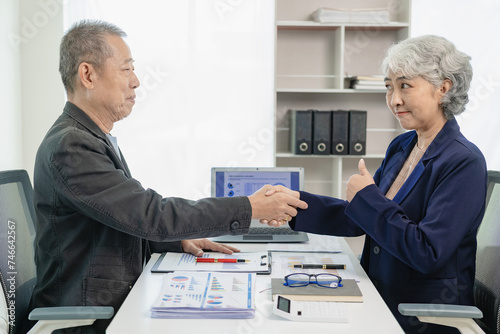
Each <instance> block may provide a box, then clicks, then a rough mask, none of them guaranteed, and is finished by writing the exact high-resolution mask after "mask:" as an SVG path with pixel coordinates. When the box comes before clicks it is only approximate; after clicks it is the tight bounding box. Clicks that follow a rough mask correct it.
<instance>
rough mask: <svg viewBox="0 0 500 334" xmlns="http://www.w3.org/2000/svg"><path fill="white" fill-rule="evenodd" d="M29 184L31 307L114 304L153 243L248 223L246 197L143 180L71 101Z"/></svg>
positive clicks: (98, 328) (172, 244)
mask: <svg viewBox="0 0 500 334" xmlns="http://www.w3.org/2000/svg"><path fill="white" fill-rule="evenodd" d="M119 155H120V156H119ZM172 163H175V158H172ZM178 177H183V175H178ZM34 191H35V198H34V200H35V207H36V216H37V221H36V240H35V260H36V265H37V285H36V287H35V291H34V294H33V297H32V302H31V308H33V307H44V306H69V305H109V306H113V307H114V308H115V312H116V311H117V310H118V308H119V307H120V305H121V304H122V303H123V301H124V299H125V297H126V296H127V294H128V293H129V291H130V289H131V288H132V286H133V285H134V283H135V281H136V280H137V278H138V277H139V275H140V274H141V271H142V268H143V264H144V263H145V261H147V260H148V259H149V255H150V253H151V251H153V252H155V251H156V252H157V251H165V250H171V251H172V250H177V251H181V247H180V240H182V239H192V238H200V237H211V236H217V235H223V234H241V233H246V232H248V227H249V225H250V220H251V214H252V209H251V206H250V201H249V200H248V198H247V197H238V198H209V199H203V200H199V201H190V200H185V199H181V198H162V196H160V195H159V194H158V193H156V192H155V191H153V190H151V189H144V188H143V187H142V186H141V184H140V183H139V182H138V181H137V180H135V179H133V178H132V176H131V174H130V171H129V169H128V167H127V164H126V162H125V159H124V157H123V156H121V153H120V152H116V151H115V150H114V148H113V146H112V144H111V142H110V141H109V139H108V138H107V136H106V134H105V133H104V132H103V131H102V130H101V129H100V128H99V127H98V126H97V124H95V123H94V122H93V121H92V120H91V119H90V117H88V116H87V115H86V114H85V113H84V112H83V111H82V110H81V109H79V108H78V107H77V106H76V105H74V104H72V103H70V102H67V103H66V106H65V108H64V112H63V113H62V115H61V116H60V117H59V118H58V120H57V121H56V122H55V123H54V125H53V126H52V127H51V129H50V130H49V132H48V133H47V135H46V137H45V138H44V140H43V142H42V143H41V145H40V148H39V150H38V153H37V157H36V163H35V173H34ZM165 242H168V243H165ZM107 324H109V321H96V323H95V325H94V326H93V327H92V328H87V329H84V328H82V332H89V333H95V332H97V333H101V332H104V329H105V327H106V326H107ZM87 330H88V331H87Z"/></svg>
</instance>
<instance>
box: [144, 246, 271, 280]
mask: <svg viewBox="0 0 500 334" xmlns="http://www.w3.org/2000/svg"><path fill="white" fill-rule="evenodd" d="M196 259H200V258H197V257H196V256H194V255H191V254H186V253H173V252H168V253H163V254H162V255H161V256H160V257H159V258H158V260H157V261H156V263H155V265H154V266H153V268H151V272H153V273H168V272H172V271H174V270H175V271H177V270H180V271H220V272H245V273H259V274H270V273H271V254H270V253H269V252H267V251H265V252H248V253H243V252H242V253H233V254H231V255H228V254H224V253H219V252H205V253H204V254H203V256H202V257H201V259H214V261H215V259H224V260H225V259H235V260H236V261H238V260H239V261H244V262H234V263H227V262H226V263H222V262H197V260H196Z"/></svg>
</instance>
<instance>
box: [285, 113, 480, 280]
mask: <svg viewBox="0 0 500 334" xmlns="http://www.w3.org/2000/svg"><path fill="white" fill-rule="evenodd" d="M415 140H416V136H415V134H414V133H407V134H404V135H402V136H400V137H398V138H397V139H396V140H395V141H394V142H393V143H392V144H391V146H390V147H389V149H388V151H387V155H386V158H385V159H384V161H383V163H382V165H381V167H380V168H379V170H378V171H377V172H376V173H375V175H374V180H375V182H376V184H375V185H370V186H368V187H365V188H364V189H362V190H361V191H359V192H358V193H357V194H356V196H355V197H354V198H353V200H352V201H351V202H350V203H348V202H346V201H343V200H339V199H334V198H328V197H322V196H315V195H311V194H307V193H301V199H303V200H304V201H306V202H307V203H308V204H309V208H308V209H307V210H304V211H301V212H300V213H299V214H298V215H297V217H296V219H295V221H292V228H295V229H297V230H303V231H308V232H313V233H320V234H332V235H339V236H354V235H360V234H363V233H366V234H367V235H368V236H369V237H370V238H371V239H373V240H374V241H375V242H376V243H377V244H379V245H380V246H381V247H382V248H383V249H385V250H386V251H387V252H389V253H390V254H391V255H392V256H393V257H395V258H397V259H399V261H402V262H403V263H405V264H406V265H408V266H410V267H412V268H414V269H416V270H418V271H419V272H421V273H423V274H426V273H433V272H436V271H438V270H440V269H441V268H443V267H444V266H445V264H446V263H448V262H449V261H450V260H451V259H452V257H453V256H456V254H457V250H458V249H459V248H460V249H461V250H460V251H461V252H462V254H463V252H464V250H466V249H470V252H468V253H469V254H468V255H467V256H471V257H472V258H474V253H475V247H476V240H475V236H476V232H477V228H478V226H479V224H480V222H481V219H482V216H483V214H484V204H485V197H486V177H487V175H486V164H485V161H484V158H483V156H482V154H481V152H480V151H479V150H478V149H477V148H476V147H475V146H474V145H473V144H472V143H470V142H468V141H467V140H466V139H465V138H464V137H463V136H462V135H461V134H460V132H459V131H458V125H457V123H456V121H455V120H451V121H448V123H447V124H446V125H445V128H443V130H442V131H441V133H440V134H439V135H438V137H436V139H435V140H434V142H433V144H431V146H430V147H429V148H428V150H427V152H426V154H425V155H424V157H423V158H422V160H421V161H420V162H419V163H418V165H417V166H416V168H415V170H414V171H413V172H412V174H411V176H410V177H409V178H408V180H407V181H406V182H405V184H404V185H403V187H402V188H401V189H400V191H399V192H398V194H397V195H396V197H395V198H394V200H389V199H387V198H386V197H385V193H386V192H387V190H388V189H389V187H390V186H391V185H392V182H393V181H394V179H395V177H396V176H397V175H398V173H399V171H400V169H401V166H402V164H403V163H404V161H405V160H406V157H407V156H408V154H409V151H411V149H412V147H413V145H414V143H415ZM458 261H460V259H458Z"/></svg>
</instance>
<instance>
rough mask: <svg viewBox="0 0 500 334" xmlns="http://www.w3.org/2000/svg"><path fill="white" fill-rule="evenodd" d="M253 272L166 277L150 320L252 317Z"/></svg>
mask: <svg viewBox="0 0 500 334" xmlns="http://www.w3.org/2000/svg"><path fill="white" fill-rule="evenodd" d="M254 315H255V273H221V272H198V273H194V272H187V271H185V272H182V271H175V272H173V273H169V274H166V275H165V277H164V280H163V285H162V288H161V291H160V293H159V295H158V297H157V299H156V301H155V302H154V304H153V306H152V307H151V317H153V318H178V319H180V318H207V319H233V318H241V319H248V318H253V317H254Z"/></svg>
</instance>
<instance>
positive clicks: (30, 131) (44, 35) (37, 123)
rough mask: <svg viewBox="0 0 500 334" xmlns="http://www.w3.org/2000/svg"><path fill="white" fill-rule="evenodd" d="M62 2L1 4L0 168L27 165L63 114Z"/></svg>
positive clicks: (29, 167) (25, 0)
mask: <svg viewBox="0 0 500 334" xmlns="http://www.w3.org/2000/svg"><path fill="white" fill-rule="evenodd" d="M60 2H62V1H61V0H2V2H1V3H0V32H1V37H2V38H1V39H0V50H1V57H2V58H1V62H0V63H1V64H2V80H0V92H1V94H2V95H1V96H2V107H1V108H0V156H1V159H0V170H6V169H18V168H22V169H26V170H27V171H28V173H29V174H30V176H31V177H32V175H33V167H34V161H35V154H36V151H37V149H38V146H39V144H40V142H41V140H42V139H43V136H44V135H45V133H46V131H47V130H48V129H49V127H50V125H51V124H52V123H53V122H54V120H55V119H56V117H57V116H58V115H59V114H60V113H61V111H62V106H63V104H64V89H63V86H62V83H61V80H60V77H59V74H58V62H59V42H60V39H61V37H62V34H63V26H62V17H63V15H62V5H61V4H60Z"/></svg>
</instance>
